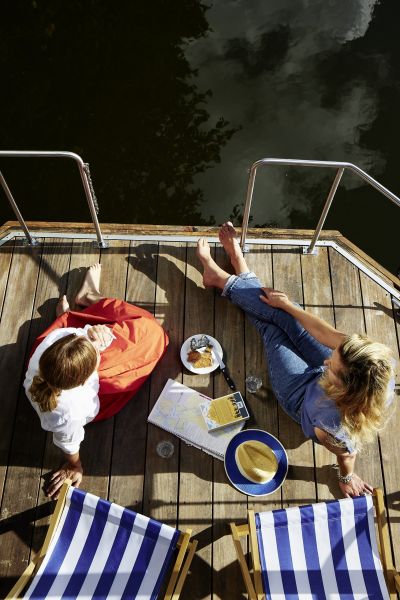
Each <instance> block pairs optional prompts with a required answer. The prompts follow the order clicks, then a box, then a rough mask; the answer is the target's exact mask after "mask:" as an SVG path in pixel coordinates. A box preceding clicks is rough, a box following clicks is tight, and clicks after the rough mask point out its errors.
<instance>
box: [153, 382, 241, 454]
mask: <svg viewBox="0 0 400 600" xmlns="http://www.w3.org/2000/svg"><path fill="white" fill-rule="evenodd" d="M211 402H212V400H211V398H209V397H208V396H205V395H204V394H201V393H200V392H197V391H196V390H193V389H191V388H189V387H187V386H186V385H183V384H182V383H179V382H177V381H174V380H173V379H168V381H167V383H166V384H165V386H164V389H163V391H162V392H161V394H160V396H159V398H158V400H157V402H156V403H155V405H154V407H153V410H152V411H151V413H150V415H149V417H148V419H147V420H148V421H149V423H153V424H154V425H158V427H161V428H162V429H165V430H166V431H169V432H170V433H173V434H174V435H176V436H177V437H179V438H180V439H181V440H183V441H184V442H186V443H187V444H189V445H191V446H195V447H196V448H200V449H201V450H204V452H207V453H208V454H211V455H212V456H214V457H215V458H219V459H220V460H223V459H224V456H225V451H226V448H227V446H228V444H229V442H230V441H231V439H232V438H233V436H234V435H236V433H238V432H239V431H241V429H243V425H244V421H241V422H240V423H235V424H234V425H230V426H228V427H224V428H223V429H220V430H218V431H212V432H209V431H208V429H207V426H206V423H205V421H204V418H203V416H202V413H201V409H200V404H206V405H207V404H211Z"/></svg>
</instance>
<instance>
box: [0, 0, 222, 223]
mask: <svg viewBox="0 0 400 600" xmlns="http://www.w3.org/2000/svg"><path fill="white" fill-rule="evenodd" d="M208 29H209V25H208V23H207V20H206V16H205V7H204V6H203V5H202V4H201V3H200V2H198V1H196V0H192V1H188V0H181V1H175V2H172V3H167V2H163V1H162V0H155V1H153V2H151V3H137V2H122V3H119V4H117V5H115V4H114V3H110V2H107V1H106V0H101V1H97V2H95V3H94V2H92V3H88V2H83V1H82V0H72V1H70V2H68V3H67V4H66V3H65V2H62V1H60V0H59V1H57V2H51V3H47V2H43V1H40V0H34V1H32V2H28V1H27V0H19V1H16V2H13V3H7V7H6V9H4V8H3V18H2V25H1V42H0V43H1V68H2V79H3V86H4V87H3V89H5V90H7V94H4V93H3V94H2V95H1V99H0V102H1V106H0V108H1V109H0V115H1V116H0V119H1V123H2V147H3V148H10V149H22V148H23V149H69V150H72V151H76V152H78V153H80V154H81V155H82V156H83V157H84V158H85V159H87V160H90V161H91V165H92V175H93V180H94V185H95V189H96V192H97V195H98V198H99V201H100V206H101V208H102V212H101V220H102V221H103V222H104V221H105V222H107V221H111V222H128V223H129V222H141V223H199V224H201V223H203V222H205V220H204V218H203V217H202V215H201V213H200V211H199V208H200V205H201V201H202V196H203V192H202V190H201V189H200V188H199V187H198V186H196V185H193V178H194V176H195V175H197V174H199V173H202V172H203V171H205V170H206V169H208V168H210V167H211V166H213V165H214V164H215V163H217V162H219V160H220V149H221V147H222V146H223V145H224V144H226V142H227V141H228V140H229V139H230V138H231V136H232V135H233V133H234V129H233V128H231V127H230V126H229V124H228V123H227V121H226V120H225V119H224V118H223V116H221V115H218V116H217V117H215V118H213V119H211V120H210V118H209V114H208V111H207V101H208V97H209V93H210V92H208V91H207V90H208V86H205V87H203V88H202V89H201V90H199V88H198V86H197V84H196V79H195V77H194V75H195V71H194V69H193V68H192V67H191V66H190V65H189V63H188V60H187V59H186V57H185V54H184V51H183V48H184V47H185V45H186V44H187V43H188V42H189V41H190V40H195V39H198V38H200V37H202V36H204V35H205V34H206V32H207V31H208ZM10 98H12V102H10ZM26 164H27V163H26V162H25V164H24V173H25V165H26ZM40 164H41V166H39V164H36V163H35V164H34V166H31V167H28V168H29V172H28V173H27V174H26V175H25V176H22V167H21V164H20V163H19V166H18V167H17V166H13V165H15V163H11V162H8V163H7V166H6V167H5V168H4V172H5V176H6V178H7V180H8V182H9V185H10V187H11V189H12V190H13V191H14V194H15V196H16V198H17V199H20V198H23V199H26V196H29V197H30V198H33V197H34V196H35V194H36V196H37V197H38V196H39V197H40V196H41V197H42V198H43V200H44V201H45V202H46V204H47V206H46V207H45V210H39V209H38V208H37V209H35V210H32V209H30V210H28V211H26V210H25V209H24V211H23V212H24V215H27V216H28V218H29V217H30V218H35V219H38V218H47V219H50V218H53V219H54V220H67V219H68V218H73V219H75V220H76V219H77V215H79V216H80V217H81V218H80V219H79V217H78V220H87V215H86V210H85V209H84V208H83V209H82V208H79V207H82V206H83V207H84V204H79V203H78V202H79V201H80V200H81V196H80V194H79V193H77V186H78V183H79V182H78V180H77V181H75V179H71V178H70V179H71V180H68V179H67V180H66V182H64V183H63V185H62V189H60V186H59V182H57V178H56V177H53V176H51V175H50V174H46V173H45V172H44V168H43V166H42V165H43V162H41V163H40ZM53 168H54V169H57V175H59V174H60V172H61V170H62V169H63V167H60V166H58V167H53V166H51V171H52V172H53ZM39 171H40V172H39ZM34 172H37V176H36V177H34V178H33V179H32V181H33V183H32V184H30V183H29V194H27V190H26V182H27V181H28V182H29V181H30V180H29V178H28V174H29V175H32V174H33V173H34ZM65 173H66V170H65ZM38 179H39V181H38ZM40 189H41V190H42V192H40ZM43 190H46V192H45V193H44V192H43ZM66 190H67V193H65V192H66ZM71 198H73V200H71ZM76 198H77V199H78V200H76ZM54 199H57V203H54V202H53V200H54ZM54 204H57V206H54ZM62 204H63V205H64V206H63V208H62V209H61V210H62V212H60V206H61V205H62ZM24 206H25V204H24ZM80 213H81V214H80ZM208 220H209V219H208Z"/></svg>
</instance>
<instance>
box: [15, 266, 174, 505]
mask: <svg viewBox="0 0 400 600" xmlns="http://www.w3.org/2000/svg"><path fill="white" fill-rule="evenodd" d="M100 276H101V265H100V264H99V263H97V264H95V265H93V266H92V267H90V268H89V269H88V271H87V273H86V277H85V280H84V282H83V285H82V287H81V289H80V291H79V292H78V295H77V297H76V301H75V303H76V304H77V305H78V306H81V307H83V310H82V311H80V312H76V311H70V310H69V306H68V303H67V300H66V298H65V296H64V297H63V298H62V299H61V300H60V302H59V304H58V306H57V310H56V314H57V317H58V318H57V319H56V320H55V321H54V323H52V325H51V326H50V327H49V328H48V329H47V330H46V331H45V332H44V333H43V334H42V335H41V336H40V337H39V338H38V339H37V340H36V343H35V345H34V349H33V353H32V355H31V358H30V361H29V364H28V370H27V373H26V377H25V381H24V387H25V391H26V394H27V396H28V399H29V400H30V402H31V404H32V406H33V408H34V409H35V411H36V413H37V415H38V417H39V419H40V423H41V426H42V428H43V429H45V430H46V431H50V432H52V434H53V443H54V444H55V446H57V447H58V448H59V449H60V450H61V452H62V454H63V464H62V466H61V467H60V468H59V469H57V470H55V471H54V472H53V473H52V475H51V477H50V479H49V483H48V485H47V487H46V489H45V491H46V493H47V495H48V496H50V497H52V498H56V497H57V496H58V493H59V489H60V487H61V485H62V483H63V481H64V480H65V478H67V477H68V478H70V479H71V480H72V482H73V485H74V486H76V487H78V486H79V484H80V482H81V480H82V473H83V469H82V465H81V461H80V454H79V449H80V445H81V442H82V441H83V439H84V436H85V431H84V427H85V425H86V424H87V423H89V422H90V421H99V420H102V419H107V418H109V417H112V416H113V415H115V414H116V413H118V412H119V411H120V410H121V409H122V408H123V407H124V406H125V404H126V403H127V402H128V401H129V400H130V399H131V398H132V396H133V395H134V394H135V393H136V391H137V390H138V389H139V387H140V386H141V385H142V384H143V383H144V382H145V380H146V379H147V377H148V376H149V375H150V373H151V372H152V370H153V369H154V367H155V365H156V364H157V362H158V361H159V359H160V358H161V357H162V356H163V354H164V352H165V350H166V347H167V345H168V337H167V335H166V333H165V332H164V331H163V329H162V327H161V326H160V325H159V324H158V323H157V321H156V320H155V318H154V317H153V316H152V315H151V314H150V313H149V312H147V311H146V310H143V309H141V308H138V307H137V306H133V305H131V304H128V303H127V302H124V301H122V300H118V299H116V298H105V297H104V296H102V294H101V293H100Z"/></svg>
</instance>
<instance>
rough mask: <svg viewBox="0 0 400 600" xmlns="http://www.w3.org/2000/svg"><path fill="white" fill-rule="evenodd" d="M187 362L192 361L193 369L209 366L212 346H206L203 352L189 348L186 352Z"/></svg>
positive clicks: (211, 357) (211, 358)
mask: <svg viewBox="0 0 400 600" xmlns="http://www.w3.org/2000/svg"><path fill="white" fill-rule="evenodd" d="M187 359H188V362H190V363H192V365H193V366H194V368H195V369H204V368H205V367H211V365H212V364H213V356H212V346H207V348H206V349H205V350H204V352H199V351H198V350H190V352H188V357H187Z"/></svg>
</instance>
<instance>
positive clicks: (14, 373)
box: [0, 242, 41, 588]
mask: <svg viewBox="0 0 400 600" xmlns="http://www.w3.org/2000/svg"><path fill="white" fill-rule="evenodd" d="M40 258H41V248H34V249H32V248H28V247H24V246H23V244H22V243H21V242H16V244H15V250H14V254H13V258H12V262H11V268H10V277H9V281H8V285H7V292H6V296H5V299H4V305H3V314H2V320H1V323H0V347H1V352H0V384H1V390H2V411H1V412H2V415H1V419H0V492H1V495H2V496H3V491H4V485H5V481H6V475H7V463H8V456H9V450H10V445H11V442H12V438H13V434H14V426H15V422H16V421H15V418H16V416H17V415H16V409H17V404H18V402H17V399H18V396H19V391H20V385H21V379H22V376H23V373H24V369H25V364H24V358H25V354H26V349H27V342H28V335H29V327H30V320H31V318H32V309H33V303H34V299H35V293H36V286H37V280H38V273H39V264H40ZM22 274H23V277H21V275H22ZM26 443H27V444H28V443H29V440H27V441H26ZM38 468H39V466H38V465H37V464H33V465H32V470H33V471H35V469H36V473H35V475H37V469H38ZM35 475H34V477H35ZM19 484H20V486H21V487H20V489H18V491H16V490H15V489H14V492H15V493H17V496H18V497H17V498H16V499H15V502H11V500H10V497H9V494H8V490H7V493H6V494H4V496H3V502H2V506H1V516H2V519H6V518H10V517H11V516H12V515H14V514H16V513H18V512H19V510H20V508H21V509H22V508H25V507H26V504H27V503H29V504H30V506H34V505H35V502H36V498H35V497H32V496H30V493H29V490H28V489H27V488H26V485H25V484H26V482H25V481H20V482H19ZM19 500H21V507H20V506H19V504H18V503H19ZM11 511H12V512H11ZM29 537H30V536H29ZM3 540H4V542H3ZM14 543H15V544H17V545H19V544H20V540H19V539H18V533H17V532H15V531H13V530H11V531H8V532H7V533H6V534H4V536H2V544H1V548H0V565H1V566H2V573H3V575H4V577H5V578H7V579H5V580H4V582H5V583H4V585H5V586H6V588H8V587H10V588H11V587H12V585H10V583H12V579H13V578H15V577H17V576H18V575H20V574H21V572H22V570H23V567H24V564H25V563H26V560H27V557H28V555H29V544H30V539H29V542H28V548H26V553H24V556H22V557H21V561H17V562H16V561H15V555H14V554H13V552H12V550H11V547H12V545H13V544H14ZM21 547H24V545H23V543H22V544H21ZM10 552H11V553H12V555H11V556H10Z"/></svg>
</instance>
